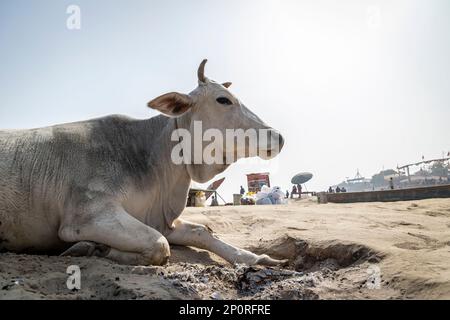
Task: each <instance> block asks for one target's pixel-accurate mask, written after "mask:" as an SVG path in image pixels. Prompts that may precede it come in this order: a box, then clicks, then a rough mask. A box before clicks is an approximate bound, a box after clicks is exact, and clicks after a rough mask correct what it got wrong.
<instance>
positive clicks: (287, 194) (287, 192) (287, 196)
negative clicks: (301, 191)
mask: <svg viewBox="0 0 450 320" xmlns="http://www.w3.org/2000/svg"><path fill="white" fill-rule="evenodd" d="M286 199H289V190H286Z"/></svg>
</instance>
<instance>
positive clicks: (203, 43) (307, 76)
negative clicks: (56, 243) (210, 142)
mask: <svg viewBox="0 0 450 320" xmlns="http://www.w3.org/2000/svg"><path fill="white" fill-rule="evenodd" d="M69 5H78V6H79V7H80V9H81V29H80V30H68V29H67V27H66V20H67V18H68V17H69V15H68V14H67V13H66V9H67V7H68V6H69ZM449 57H450V2H449V1H448V0H442V1H425V0H422V1H417V0H416V1H415V0H405V1H392V0H386V1H375V0H372V1H362V0H355V1H333V0H331V1H325V0H322V1H317V0H315V1H299V0H292V1H261V0H254V1H248V0H247V1H223V0H221V1H216V0H212V1H211V0H208V1H206V0H192V1H162V0H160V1H136V0H132V1H130V0H127V1H125V0H121V1H112V0H108V1H107V0H95V1H92V0H80V1H75V0H73V1H54V0H40V1H24V0H19V1H18V0H2V1H1V2H0V99H1V100H0V128H29V127H40V126H46V125H51V124H57V123H63V122H71V121H78V120H85V119H89V118H92V117H98V116H103V115H107V114H117V113H119V114H126V115H128V116H132V117H136V118H148V117H151V116H154V115H156V112H155V111H152V110H150V109H148V108H147V107H146V103H147V102H148V101H149V100H151V99H152V98H154V97H156V96H159V95H160V94H163V93H166V92H169V91H180V92H186V93H187V92H190V91H191V90H193V89H194V88H195V87H196V85H197V79H196V70H197V67H198V64H199V63H200V61H201V60H202V59H203V58H208V59H209V62H208V65H207V68H206V74H207V76H209V77H210V78H212V79H215V80H217V81H222V82H224V81H232V82H233V87H232V88H231V90H232V92H233V93H235V94H236V95H237V96H238V97H239V98H240V99H241V100H242V101H243V102H244V103H245V104H246V105H247V106H248V107H249V108H250V109H251V110H253V111H254V112H255V113H256V114H258V115H259V116H260V117H261V118H262V119H264V120H265V121H266V122H267V123H268V124H270V125H271V126H273V127H274V128H276V129H278V130H279V131H281V132H282V134H283V135H284V136H285V139H286V145H285V148H284V149H283V151H282V153H281V154H280V156H279V157H278V158H277V159H276V161H274V163H273V164H272V165H271V166H267V165H266V164H264V163H263V162H259V164H252V165H244V164H241V163H237V164H235V165H234V166H232V167H230V168H229V169H228V170H227V171H226V172H225V173H224V174H222V175H221V176H226V177H227V179H226V182H225V183H224V186H223V187H222V188H221V192H220V193H221V194H222V196H224V197H225V198H226V199H227V200H229V201H230V200H231V199H232V197H231V194H232V193H233V192H235V193H236V192H238V191H239V185H241V184H242V185H244V186H245V187H246V178H245V173H250V172H252V171H259V170H262V171H264V170H265V169H268V170H270V171H271V180H272V184H276V185H280V186H282V188H283V189H286V188H289V187H290V185H289V182H290V178H291V177H292V176H293V175H294V174H295V173H298V172H301V171H310V172H312V173H313V174H314V175H315V176H314V178H313V180H311V182H310V183H308V184H307V187H308V189H310V190H323V189H326V188H327V187H328V185H330V184H334V183H338V182H340V181H341V180H343V179H345V177H352V176H354V175H355V173H356V169H357V168H359V170H360V172H361V173H362V174H363V175H365V176H367V177H370V176H371V175H372V174H373V173H375V172H378V171H379V170H381V169H382V168H383V166H384V167H385V168H389V167H395V166H396V165H397V164H404V163H408V162H410V161H416V160H419V159H420V158H421V156H422V155H424V156H425V158H432V157H440V156H441V155H442V152H447V151H449V150H450V139H449V138H450V58H449Z"/></svg>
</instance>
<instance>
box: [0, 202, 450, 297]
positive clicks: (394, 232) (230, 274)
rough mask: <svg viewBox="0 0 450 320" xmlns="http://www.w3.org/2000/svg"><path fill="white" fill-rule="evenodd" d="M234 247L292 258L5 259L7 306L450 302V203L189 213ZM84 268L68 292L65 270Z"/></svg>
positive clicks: (178, 250) (1, 274)
mask: <svg viewBox="0 0 450 320" xmlns="http://www.w3.org/2000/svg"><path fill="white" fill-rule="evenodd" d="M183 217H184V219H187V220H191V221H195V222H200V223H204V224H206V225H208V226H209V227H210V228H212V229H213V230H214V232H215V233H216V234H217V235H218V236H219V237H221V238H222V239H224V240H226V241H229V242H230V243H232V244H235V245H238V246H241V247H244V248H247V249H251V250H254V251H256V252H260V253H263V252H264V253H268V254H270V255H272V256H274V257H278V258H288V259H289V261H290V264H289V265H288V266H286V267H284V268H263V267H253V268H248V267H245V266H240V265H237V266H232V265H230V264H227V263H226V262H225V261H223V260H222V259H221V258H219V257H217V256H216V255H214V254H212V253H209V252H205V251H201V250H196V249H191V248H183V247H172V257H171V260H170V263H169V264H168V265H166V266H163V267H144V266H123V265H118V264H115V263H113V262H110V261H108V260H105V259H101V258H70V257H57V256H51V257H48V256H28V255H16V254H10V253H6V254H0V299H231V298H235V299H236V298H238V299H260V298H263V299H418V298H423V299H450V199H430V200H422V201H408V202H392V203H358V204H325V205H319V204H317V203H316V202H315V201H314V199H304V200H301V201H291V203H290V204H289V205H281V206H240V207H219V208H218V207H215V208H188V209H186V212H185V213H183ZM69 265H78V266H80V268H81V289H80V290H72V291H71V290H68V289H67V286H66V280H67V277H68V275H67V274H66V268H67V267H68V266H69Z"/></svg>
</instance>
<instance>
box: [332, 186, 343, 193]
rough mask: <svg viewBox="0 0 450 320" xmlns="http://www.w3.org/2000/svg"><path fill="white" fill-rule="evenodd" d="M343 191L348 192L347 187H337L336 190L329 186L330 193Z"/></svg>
mask: <svg viewBox="0 0 450 320" xmlns="http://www.w3.org/2000/svg"><path fill="white" fill-rule="evenodd" d="M335 192H336V193H341V192H347V189H345V187H339V186H337V187H336V190H334V189H333V188H332V187H329V188H328V193H335Z"/></svg>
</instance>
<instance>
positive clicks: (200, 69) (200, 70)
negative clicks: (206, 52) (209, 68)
mask: <svg viewBox="0 0 450 320" xmlns="http://www.w3.org/2000/svg"><path fill="white" fill-rule="evenodd" d="M206 62H208V60H207V59H204V60H203V61H202V63H200V66H199V67H198V72H197V75H198V81H200V82H206V77H205V64H206Z"/></svg>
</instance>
